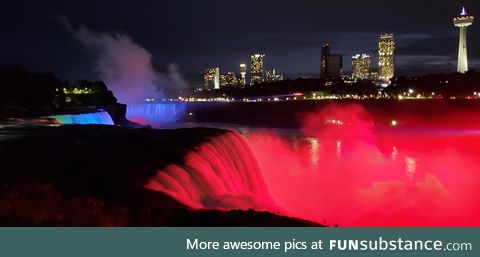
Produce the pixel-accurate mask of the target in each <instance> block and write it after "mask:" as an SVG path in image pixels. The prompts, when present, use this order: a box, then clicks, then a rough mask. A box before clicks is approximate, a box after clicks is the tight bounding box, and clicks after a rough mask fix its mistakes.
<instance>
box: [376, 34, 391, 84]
mask: <svg viewBox="0 0 480 257" xmlns="http://www.w3.org/2000/svg"><path fill="white" fill-rule="evenodd" d="M378 76H379V79H380V80H383V81H390V79H391V78H393V77H394V76H395V39H394V38H393V34H383V35H380V41H379V42H378Z"/></svg>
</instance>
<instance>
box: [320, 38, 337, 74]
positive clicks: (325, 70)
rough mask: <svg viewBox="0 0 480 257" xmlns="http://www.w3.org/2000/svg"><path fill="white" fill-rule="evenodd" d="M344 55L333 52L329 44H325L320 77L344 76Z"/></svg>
mask: <svg viewBox="0 0 480 257" xmlns="http://www.w3.org/2000/svg"><path fill="white" fill-rule="evenodd" d="M342 67H343V60H342V55H339V54H332V53H331V50H330V46H329V45H328V44H325V45H323V48H322V56H321V58H320V77H321V78H325V79H328V78H337V77H341V76H342Z"/></svg>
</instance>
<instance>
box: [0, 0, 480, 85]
mask: <svg viewBox="0 0 480 257" xmlns="http://www.w3.org/2000/svg"><path fill="white" fill-rule="evenodd" d="M51 2H52V3H53V2H58V3H55V4H47V5H45V4H43V5H42V4H40V3H35V2H32V3H31V6H30V8H28V10H27V8H25V6H24V5H22V4H20V3H7V8H6V9H13V10H14V11H13V12H8V13H6V14H4V15H3V16H1V18H0V19H2V26H1V27H0V28H1V29H2V30H1V31H2V32H3V34H4V35H6V36H5V40H4V41H2V42H1V43H0V44H1V46H2V47H1V49H3V50H2V56H3V58H2V59H1V60H0V65H1V66H3V67H7V66H15V65H23V66H26V68H29V69H31V70H33V71H40V72H46V71H52V72H55V73H57V74H59V75H60V76H61V77H62V78H64V79H69V80H78V79H81V78H87V79H95V78H96V77H98V74H97V71H96V70H95V67H93V66H94V65H93V64H94V58H95V57H94V56H93V55H94V54H92V53H91V52H90V51H88V50H86V49H85V48H84V46H82V45H80V44H79V43H78V42H77V41H75V38H74V37H72V36H71V35H70V34H69V33H68V31H67V30H66V29H65V28H64V27H63V26H62V25H61V24H60V22H58V19H57V18H55V17H57V16H59V15H61V16H65V17H67V18H68V19H69V21H70V22H71V24H73V27H74V28H77V27H78V26H79V25H85V26H86V28H88V29H90V30H91V31H93V32H96V33H106V34H110V35H116V34H117V33H122V34H125V35H127V36H128V37H129V38H131V39H132V41H133V42H135V43H137V44H138V45H140V46H142V47H144V48H145V49H146V50H147V51H148V52H149V53H151V56H152V62H153V65H154V67H155V68H156V69H157V70H159V71H165V70H167V66H168V65H169V64H172V63H174V64H176V65H177V67H178V70H179V72H180V73H181V74H182V76H184V77H185V78H186V79H187V81H189V82H190V83H192V82H193V83H196V84H201V82H200V80H201V78H202V73H203V71H204V70H205V67H209V66H211V65H217V66H220V67H222V68H223V69H224V70H235V71H236V70H237V69H238V64H240V63H247V64H248V63H250V60H249V56H250V54H251V53H255V52H262V53H265V54H266V55H267V56H269V66H270V67H276V68H277V69H278V70H279V71H281V72H282V73H283V74H284V76H285V78H296V77H315V76H316V74H318V57H319V56H320V52H321V46H322V45H323V43H325V42H328V43H330V44H331V45H332V46H334V47H335V52H336V53H340V54H342V55H343V57H344V60H346V58H350V57H351V56H353V55H355V54H357V53H360V52H361V53H365V54H368V55H370V56H371V57H372V60H371V61H372V64H375V63H377V62H378V60H377V59H376V52H377V51H378V50H377V49H376V48H377V47H376V46H375V45H376V44H377V42H376V41H377V40H378V39H377V38H378V35H379V34H381V33H385V32H392V33H394V34H395V39H396V41H397V43H398V48H397V60H396V61H397V63H396V67H397V70H398V74H399V75H419V74H425V73H429V72H436V71H438V72H454V71H455V70H456V66H457V50H458V49H457V47H458V29H456V28H454V27H453V26H452V24H451V19H452V18H453V17H455V16H458V13H459V9H460V8H461V6H462V5H465V6H466V8H467V10H468V11H469V14H472V15H473V16H475V14H476V13H478V12H479V10H480V4H478V3H476V2H475V1H464V2H461V3H457V2H455V3H436V2H435V8H434V9H431V6H432V5H433V2H429V1H425V2H422V3H415V6H416V7H415V8H414V9H411V8H410V9H408V8H407V7H408V5H409V4H410V5H413V4H414V3H413V2H411V3H409V2H403V4H399V3H398V4H397V3H392V4H391V5H392V6H391V7H382V5H380V4H376V2H378V1H372V2H371V3H369V4H368V5H365V7H362V6H363V5H357V4H356V3H354V4H351V3H349V4H350V5H348V6H349V8H345V6H347V5H346V3H344V2H342V1H339V2H338V3H322V4H318V6H317V3H303V2H302V3H298V4H294V3H291V4H288V5H285V6H279V9H278V12H279V13H280V14H282V15H279V13H276V14H270V13H269V12H264V9H265V10H268V8H267V7H268V6H269V5H268V3H264V2H262V3H261V4H259V5H258V6H257V7H256V8H253V7H254V6H255V5H254V4H253V3H250V2H249V1H247V2H246V3H245V4H244V5H242V6H241V7H239V8H238V9H236V10H234V11H232V13H230V14H229V15H224V14H223V13H219V17H218V20H219V21H221V22H219V23H218V24H219V28H218V29H217V30H216V31H215V33H207V34H208V39H209V40H204V37H203V36H199V35H200V34H199V33H200V32H201V31H203V30H201V29H200V28H201V27H204V26H203V25H204V24H206V23H208V24H211V23H210V19H209V18H205V19H203V18H202V19H196V20H198V24H191V23H187V22H186V20H188V19H187V17H190V15H192V16H193V18H194V17H196V16H197V15H198V14H197V12H198V13H202V15H204V14H205V13H209V12H213V11H214V10H209V11H207V10H206V8H205V7H204V6H203V4H202V5H200V4H197V3H191V4H192V5H194V6H192V7H196V8H191V9H194V10H195V11H189V10H182V11H179V10H181V9H180V8H181V7H180V6H181V3H180V4H178V3H168V4H162V5H158V6H157V8H154V7H155V6H154V4H147V3H145V4H143V5H140V7H137V9H135V10H132V9H129V8H127V7H128V6H129V5H128V4H127V3H126V2H122V1H118V6H117V9H118V10H117V13H116V14H112V13H110V12H108V11H107V10H108V9H107V8H109V7H110V6H109V3H108V1H105V2H102V3H101V4H99V5H95V4H93V2H92V3H91V4H89V3H88V2H89V1H86V2H85V1H84V2H82V3H80V2H78V3H76V1H73V2H72V3H69V4H64V3H61V2H60V1H51ZM180 2H181V1H180ZM207 2H208V1H207ZM266 2H268V1H266ZM116 3H117V2H116ZM152 5H153V6H152ZM352 5H353V6H352ZM53 6H54V7H53ZM93 6H95V8H93ZM137 6H138V5H137ZM404 6H405V7H404ZM8 7H10V8H8ZM93 9H96V10H97V9H98V10H99V11H98V12H95V13H94V14H92V15H93V16H92V17H89V18H88V19H86V18H85V15H83V14H84V13H92V10H93ZM150 9H152V10H155V11H151V12H149V11H148V10H150ZM315 9H322V10H325V9H327V10H330V9H331V10H338V11H340V12H342V14H343V15H344V16H345V17H354V14H355V13H356V12H361V13H363V14H362V15H363V16H362V22H361V23H357V22H354V20H353V19H350V18H347V19H344V20H343V21H341V22H337V23H335V24H332V23H330V22H329V20H331V17H332V15H334V14H333V13H332V14H330V13H329V12H326V13H325V14H322V15H320V16H319V15H316V13H315V15H314V12H312V11H311V10H315ZM387 9H388V10H393V9H395V12H389V11H388V10H387ZM102 10H104V11H102ZM166 10H169V11H172V10H176V12H175V13H177V16H178V17H171V16H169V15H166V16H165V15H164V16H162V15H158V13H165V12H166ZM247 10H252V11H253V12H254V13H262V14H263V15H264V16H262V17H263V18H265V19H267V18H271V20H272V22H271V23H270V24H273V26H264V25H261V26H258V27H255V29H252V30H243V29H242V28H243V27H251V25H252V24H253V23H252V22H253V21H250V20H249V19H245V18H243V15H244V14H245V13H246V11H247ZM352 10H355V12H353V11H352ZM130 12H144V14H145V15H144V17H143V18H142V19H139V20H138V21H133V22H127V21H125V22H124V21H123V19H121V17H125V15H127V14H128V13H130ZM10 13H15V14H16V15H15V16H13V15H11V14H10ZM406 14H408V16H406ZM202 17H204V16H202ZM285 17H288V18H285ZM355 17H356V16H355ZM405 17H409V18H408V19H406V18H405ZM17 19H21V20H22V21H23V22H18V23H16V24H15V25H14V27H10V26H9V25H7V24H11V23H12V22H11V21H13V20H17ZM380 21H381V22H380ZM32 24H33V25H32ZM140 28H141V29H140ZM469 31H470V34H469V39H468V40H469V45H470V46H471V47H470V49H469V54H468V55H469V60H470V67H471V68H478V64H479V57H480V49H479V50H477V49H476V47H475V46H476V45H478V44H479V42H480V33H477V31H478V28H477V26H476V25H475V24H474V25H473V26H472V27H470V28H469ZM477 34H478V35H477ZM195 38H198V40H193V39H195ZM439 41H441V42H442V44H438V42H439ZM207 42H208V43H207ZM44 60H49V62H47V63H44V62H43V61H44ZM418 63H422V64H423V65H421V67H419V66H420V65H418ZM343 71H344V73H346V74H348V73H349V72H350V71H352V67H351V63H350V62H349V61H344V67H343ZM236 73H238V72H236Z"/></svg>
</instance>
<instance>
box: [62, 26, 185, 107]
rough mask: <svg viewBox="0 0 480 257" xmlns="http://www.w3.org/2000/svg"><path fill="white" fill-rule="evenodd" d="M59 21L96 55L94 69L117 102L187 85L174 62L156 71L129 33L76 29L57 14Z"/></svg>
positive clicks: (157, 95) (155, 95)
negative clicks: (164, 70)
mask: <svg viewBox="0 0 480 257" xmlns="http://www.w3.org/2000/svg"><path fill="white" fill-rule="evenodd" d="M60 21H61V23H62V24H63V25H64V26H65V27H66V28H67V30H68V31H69V32H70V33H71V34H72V35H73V36H74V37H75V38H76V39H77V40H78V41H79V42H81V43H82V44H83V45H84V46H85V47H87V48H88V49H90V50H92V51H94V53H95V54H96V55H97V56H96V67H95V70H96V71H97V72H98V74H99V78H100V79H101V80H103V81H104V82H105V83H106V84H107V86H108V87H109V88H110V89H111V90H112V92H113V94H114V95H115V97H117V99H118V100H119V102H122V103H126V104H133V103H141V102H144V101H145V99H146V98H154V99H161V98H163V90H164V89H173V88H177V89H181V88H185V87H187V84H186V82H185V81H184V79H183V78H182V76H181V75H180V73H179V72H178V67H177V66H176V65H174V64H171V65H169V66H168V67H167V68H168V69H167V72H166V73H161V72H158V71H156V70H155V69H154V67H153V65H152V55H151V54H150V52H148V51H147V50H146V49H145V48H143V47H142V46H140V45H138V44H137V43H135V42H134V41H133V40H132V39H131V38H130V37H129V36H128V35H126V34H124V33H116V34H110V33H105V32H94V31H91V30H89V29H88V28H87V27H85V26H83V25H80V26H79V28H78V29H75V28H73V27H72V25H71V24H70V22H69V21H68V20H67V19H66V18H65V17H60Z"/></svg>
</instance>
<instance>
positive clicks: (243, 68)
mask: <svg viewBox="0 0 480 257" xmlns="http://www.w3.org/2000/svg"><path fill="white" fill-rule="evenodd" d="M240 77H241V80H242V81H241V84H242V86H245V84H247V65H246V64H245V63H242V64H240Z"/></svg>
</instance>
